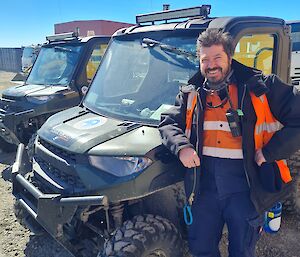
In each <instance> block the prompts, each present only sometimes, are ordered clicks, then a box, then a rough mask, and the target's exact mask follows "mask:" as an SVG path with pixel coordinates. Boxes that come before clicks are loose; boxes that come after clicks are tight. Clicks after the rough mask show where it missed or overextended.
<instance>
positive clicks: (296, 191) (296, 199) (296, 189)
mask: <svg viewBox="0 0 300 257" xmlns="http://www.w3.org/2000/svg"><path fill="white" fill-rule="evenodd" d="M288 166H289V168H290V170H291V174H292V177H293V180H292V183H293V192H292V194H291V196H290V197H289V198H288V199H287V200H286V201H285V202H284V205H283V208H284V210H285V211H288V212H293V213H295V214H297V215H298V217H300V175H299V171H300V151H298V152H296V153H295V154H294V155H292V156H291V157H290V159H289V160H288Z"/></svg>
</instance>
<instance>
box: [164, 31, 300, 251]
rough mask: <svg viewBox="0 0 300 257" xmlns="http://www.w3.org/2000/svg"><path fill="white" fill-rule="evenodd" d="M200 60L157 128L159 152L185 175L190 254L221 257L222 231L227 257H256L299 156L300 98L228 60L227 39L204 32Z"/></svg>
mask: <svg viewBox="0 0 300 257" xmlns="http://www.w3.org/2000/svg"><path fill="white" fill-rule="evenodd" d="M197 54H198V57H199V61H200V72H198V73H197V74H196V75H195V76H194V77H193V78H191V79H190V81H189V85H187V86H184V87H183V88H182V90H181V92H180V93H179V94H178V96H177V99H176V104H175V107H174V108H173V109H172V110H171V111H170V112H169V113H166V114H164V115H162V121H161V124H160V126H159V129H160V133H161V136H162V142H163V144H164V145H165V146H166V147H167V148H168V149H169V150H170V151H171V152H172V153H173V154H174V155H176V156H177V157H178V158H179V160H180V161H181V162H182V164H183V166H185V167H186V168H187V169H186V180H185V187H186V195H187V198H188V201H187V202H188V206H187V208H186V210H189V209H190V210H191V212H188V211H187V212H186V213H187V214H188V213H190V214H191V215H192V216H193V219H191V217H190V220H189V222H187V223H188V224H189V226H188V240H189V247H190V251H191V253H192V254H193V255H194V256H195V257H220V252H219V248H218V245H219V241H220V239H221V236H222V230H223V227H224V224H226V225H227V228H228V239H229V246H228V251H229V256H230V257H254V256H255V245H256V243H257V240H258V239H259V234H260V232H261V231H262V225H263V214H264V212H265V211H266V210H267V209H268V208H270V207H271V206H272V205H273V204H275V203H276V202H277V201H279V200H280V199H282V197H284V195H285V193H288V190H285V191H284V193H283V191H282V188H283V187H286V186H287V185H289V184H290V181H291V176H290V173H289V170H288V167H287V166H286V164H285V162H284V161H283V160H282V159H283V158H286V157H287V156H289V155H291V154H292V153H293V152H295V151H296V150H297V149H299V148H300V109H299V108H298V107H297V106H299V103H300V102H299V96H295V95H294V94H293V88H292V87H290V86H289V85H286V84H284V83H283V82H282V81H281V80H280V79H279V78H278V77H277V76H275V75H270V76H264V75H263V74H262V72H261V71H259V70H256V69H253V68H250V67H247V66H244V65H242V64H241V63H238V62H237V61H235V60H233V59H232V57H233V54H234V45H233V42H232V39H231V37H230V35H229V34H227V33H223V32H222V31H219V30H216V29H208V30H206V31H204V32H203V33H202V34H200V36H199V38H198V41H197ZM279 124H280V126H279ZM281 124H283V127H282V125H281ZM277 125H278V126H277ZM276 174H277V175H276ZM275 175H276V176H275ZM266 176H267V177H266ZM268 176H270V177H268ZM274 178H275V179H274ZM274 180H275V182H276V183H273V181H274Z"/></svg>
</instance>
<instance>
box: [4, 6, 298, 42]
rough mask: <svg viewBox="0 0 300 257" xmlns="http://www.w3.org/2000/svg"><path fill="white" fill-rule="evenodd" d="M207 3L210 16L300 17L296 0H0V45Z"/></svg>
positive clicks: (41, 39) (31, 40) (33, 40)
mask: <svg viewBox="0 0 300 257" xmlns="http://www.w3.org/2000/svg"><path fill="white" fill-rule="evenodd" d="M163 4H170V5H171V9H176V8H185V7H193V6H199V5H201V4H211V5H212V10H211V16H238V15H241V16H245V15H262V16H273V17H278V18H282V19H285V20H300V0H286V1H281V0H239V1H233V0H222V1H221V0H219V1H217V0H209V1H205V2H204V1H203V0H201V1H200V0H164V1H161V0H127V1H126V0H109V1H108V0H39V1H38V0H4V1H1V2H0V8H1V9H0V10H1V12H0V35H1V37H0V47H20V46H22V45H30V44H36V43H43V42H44V41H45V36H47V35H52V34H54V24H55V23H61V22H68V21H74V20H98V19H99V20H113V21H120V22H128V23H135V15H136V14H141V13H149V12H155V11H160V10H162V5H163Z"/></svg>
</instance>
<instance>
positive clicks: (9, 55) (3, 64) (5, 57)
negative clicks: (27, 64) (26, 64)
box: [0, 48, 22, 72]
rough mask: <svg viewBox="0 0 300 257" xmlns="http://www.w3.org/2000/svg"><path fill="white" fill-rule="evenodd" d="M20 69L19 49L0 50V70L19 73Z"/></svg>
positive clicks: (20, 51)
mask: <svg viewBox="0 0 300 257" xmlns="http://www.w3.org/2000/svg"><path fill="white" fill-rule="evenodd" d="M21 69H22V49H21V48H0V70H3V71H10V72H19V71H21Z"/></svg>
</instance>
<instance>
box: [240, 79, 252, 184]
mask: <svg viewBox="0 0 300 257" xmlns="http://www.w3.org/2000/svg"><path fill="white" fill-rule="evenodd" d="M246 89H247V85H246V84H244V91H243V96H242V100H241V110H242V112H244V111H243V107H244V100H245V96H246ZM243 144H244V142H243ZM243 155H245V151H243ZM243 166H244V172H245V175H246V179H247V183H248V186H249V188H251V186H250V180H249V175H248V172H247V169H246V165H245V156H244V160H243Z"/></svg>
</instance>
